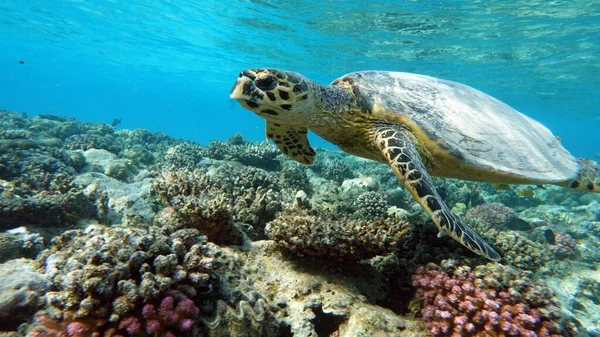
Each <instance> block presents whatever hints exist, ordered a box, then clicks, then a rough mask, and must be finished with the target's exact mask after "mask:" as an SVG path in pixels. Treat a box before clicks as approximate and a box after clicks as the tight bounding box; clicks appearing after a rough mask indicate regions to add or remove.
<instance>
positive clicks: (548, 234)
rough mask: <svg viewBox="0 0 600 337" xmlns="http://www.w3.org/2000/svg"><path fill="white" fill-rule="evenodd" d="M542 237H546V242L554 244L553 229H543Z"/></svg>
mask: <svg viewBox="0 0 600 337" xmlns="http://www.w3.org/2000/svg"><path fill="white" fill-rule="evenodd" d="M544 237H545V238H546V242H548V243H549V244H551V245H554V244H556V236H555V235H554V231H553V230H551V229H549V228H548V229H546V230H545V231H544Z"/></svg>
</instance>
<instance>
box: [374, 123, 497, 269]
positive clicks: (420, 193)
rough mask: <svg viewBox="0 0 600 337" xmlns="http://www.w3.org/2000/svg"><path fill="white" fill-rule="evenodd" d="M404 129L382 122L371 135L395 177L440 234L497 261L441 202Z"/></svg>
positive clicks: (491, 251)
mask: <svg viewBox="0 0 600 337" xmlns="http://www.w3.org/2000/svg"><path fill="white" fill-rule="evenodd" d="M405 132H406V131H401V130H399V129H396V128H392V127H387V126H386V127H380V128H378V129H377V132H376V136H375V142H376V145H377V147H378V148H379V149H380V150H381V152H382V153H383V155H384V156H385V158H386V160H387V162H388V164H389V165H390V166H391V167H392V170H393V171H394V174H396V177H398V180H400V182H401V183H402V185H403V186H404V187H405V188H406V189H407V190H408V191H409V192H410V194H411V195H412V196H413V198H415V200H417V201H418V202H419V204H420V205H421V206H422V207H423V208H424V209H425V211H427V213H428V214H429V216H430V217H431V219H432V220H433V222H434V223H435V224H436V225H437V227H438V229H439V231H440V235H444V234H448V235H449V236H450V237H452V238H453V239H455V240H456V241H458V242H460V243H461V244H462V245H463V246H465V247H467V248H469V249H470V250H471V251H473V252H475V253H476V254H479V255H482V256H484V257H486V258H488V259H490V260H493V261H499V260H500V259H501V258H500V255H498V253H496V251H495V250H494V249H493V248H492V247H491V246H490V245H488V244H487V243H486V242H485V241H484V240H483V239H482V238H481V237H480V236H479V235H477V233H475V232H474V231H473V230H472V229H471V228H469V227H468V226H467V225H466V224H464V223H463V222H462V221H461V220H460V219H459V218H458V216H456V215H455V214H454V213H452V211H451V210H450V209H449V208H448V206H447V205H446V204H445V203H444V201H443V200H442V198H441V197H440V195H439V194H438V193H437V191H436V190H435V187H434V185H433V180H432V179H431V177H430V176H429V174H428V173H427V170H426V168H425V165H424V164H423V161H422V160H421V156H420V155H419V152H418V151H417V149H416V147H415V145H414V144H413V142H412V140H411V139H410V138H409V137H408V136H407V135H406V134H405Z"/></svg>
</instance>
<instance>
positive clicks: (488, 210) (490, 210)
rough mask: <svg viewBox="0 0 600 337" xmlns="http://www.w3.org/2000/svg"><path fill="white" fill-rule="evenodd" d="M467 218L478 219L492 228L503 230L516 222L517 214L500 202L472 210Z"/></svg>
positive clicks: (468, 212)
mask: <svg viewBox="0 0 600 337" xmlns="http://www.w3.org/2000/svg"><path fill="white" fill-rule="evenodd" d="M465 218H467V219H478V220H480V221H482V222H483V223H484V224H486V225H488V226H490V227H493V228H502V227H505V226H507V225H508V224H509V223H511V222H512V221H514V220H515V219H516V218H517V214H516V213H515V211H514V210H513V209H512V208H509V207H506V206H504V205H503V204H501V203H499V202H491V203H487V204H483V205H479V206H475V207H473V208H471V209H470V210H468V211H467V214H466V215H465Z"/></svg>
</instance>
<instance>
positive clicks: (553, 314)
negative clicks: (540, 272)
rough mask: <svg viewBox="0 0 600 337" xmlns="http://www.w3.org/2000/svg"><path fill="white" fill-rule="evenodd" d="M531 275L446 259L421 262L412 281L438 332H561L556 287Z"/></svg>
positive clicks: (425, 313) (433, 329)
mask: <svg viewBox="0 0 600 337" xmlns="http://www.w3.org/2000/svg"><path fill="white" fill-rule="evenodd" d="M531 276H532V275H531V273H523V272H518V271H515V270H512V269H511V268H510V267H507V266H502V265H500V264H495V263H488V264H487V265H482V266H478V267H476V268H475V269H472V268H470V267H468V266H456V264H455V262H453V261H444V262H443V263H442V265H441V266H436V265H433V264H430V265H428V266H427V267H420V268H418V269H417V270H416V271H415V273H414V275H413V286H414V287H415V288H416V289H417V293H416V295H417V296H418V297H419V298H421V299H422V301H423V302H422V308H421V314H422V315H423V318H424V320H425V322H426V324H427V327H428V328H429V329H430V331H431V333H432V334H433V335H435V336H531V337H535V336H552V337H558V336H562V335H563V333H566V332H564V331H562V330H561V326H560V323H561V317H560V315H559V312H560V310H559V309H558V303H557V302H556V301H555V300H554V297H553V293H552V291H551V290H550V289H549V288H547V287H546V286H545V285H543V284H542V283H539V282H534V281H532V280H531Z"/></svg>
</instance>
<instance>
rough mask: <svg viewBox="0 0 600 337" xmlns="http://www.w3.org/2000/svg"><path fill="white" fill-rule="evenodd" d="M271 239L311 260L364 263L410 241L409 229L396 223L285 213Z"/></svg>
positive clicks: (271, 225)
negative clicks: (317, 257)
mask: <svg viewBox="0 0 600 337" xmlns="http://www.w3.org/2000/svg"><path fill="white" fill-rule="evenodd" d="M265 230H266V233H267V235H268V236H269V238H270V239H272V240H275V241H279V242H280V243H281V244H282V245H283V246H284V247H286V248H288V249H290V250H292V251H294V252H296V253H299V254H306V255H310V256H319V257H328V258H335V259H348V260H362V259H367V258H371V257H373V256H376V255H385V254H389V253H390V252H393V251H395V250H396V249H397V248H398V247H399V243H400V242H402V241H403V240H406V239H407V237H408V234H409V225H408V224H407V223H402V222H400V223H399V222H398V221H397V220H395V219H392V218H390V219H382V218H380V219H376V220H370V221H367V220H356V219H337V220H335V219H329V218H324V217H318V216H315V215H308V214H301V213H300V214H298V213H289V212H288V213H284V214H283V215H281V216H279V217H277V218H276V219H275V220H273V221H271V222H270V223H269V224H268V226H267V228H266V229H265Z"/></svg>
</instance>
